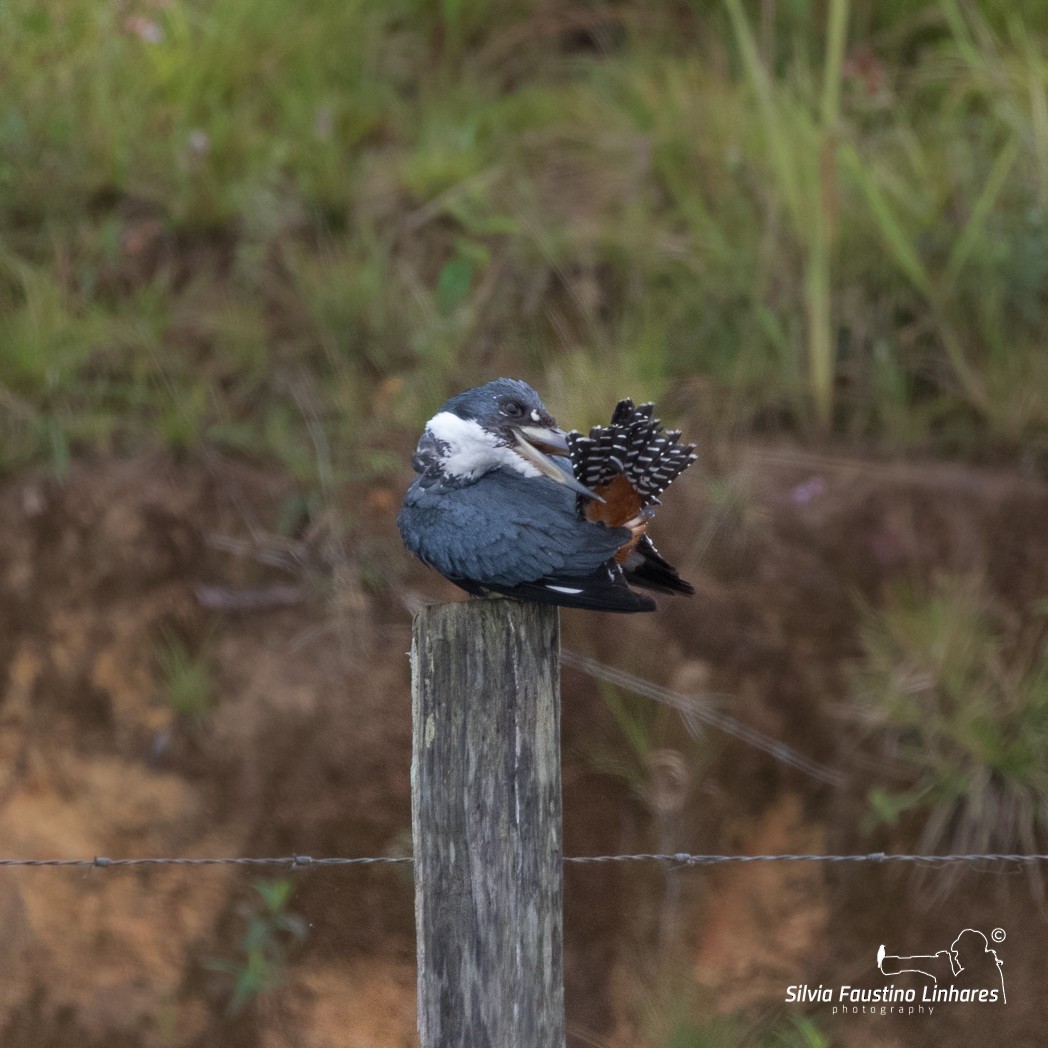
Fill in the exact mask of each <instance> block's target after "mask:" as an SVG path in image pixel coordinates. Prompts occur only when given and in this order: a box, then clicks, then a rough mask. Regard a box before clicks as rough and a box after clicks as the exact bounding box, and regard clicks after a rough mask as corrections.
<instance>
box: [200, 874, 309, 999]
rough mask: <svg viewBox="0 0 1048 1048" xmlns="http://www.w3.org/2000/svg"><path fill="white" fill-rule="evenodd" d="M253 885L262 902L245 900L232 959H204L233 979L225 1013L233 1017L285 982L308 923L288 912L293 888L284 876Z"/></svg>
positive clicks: (212, 968)
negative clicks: (241, 929)
mask: <svg viewBox="0 0 1048 1048" xmlns="http://www.w3.org/2000/svg"><path fill="white" fill-rule="evenodd" d="M252 887H253V888H254V890H255V891H256V892H257V894H258V897H259V900H260V901H261V908H260V907H259V903H258V902H255V903H253V904H248V903H245V904H244V905H243V906H242V907H241V909H240V914H241V917H242V918H243V919H244V921H245V922H246V927H245V929H244V934H243V936H242V937H241V939H240V943H239V946H238V948H237V956H236V957H235V958H233V959H231V960H227V959H223V958H213V959H212V960H210V961H208V962H207V967H208V969H209V970H210V971H213V972H220V973H222V974H223V975H226V976H228V977H229V978H230V979H231V980H232V986H231V988H230V996H229V1003H228V1005H227V1006H226V1013H227V1014H228V1015H229V1016H231V1017H235V1016H237V1015H240V1014H241V1013H242V1012H243V1011H244V1009H245V1008H247V1007H248V1006H249V1005H251V1004H252V1003H253V1002H255V1001H257V1000H258V999H259V998H260V997H262V996H263V995H264V994H267V993H270V992H271V991H273V990H275V989H277V988H278V987H279V986H281V985H282V984H283V982H284V975H285V971H286V969H287V960H288V953H289V950H290V948H291V947H292V946H294V945H295V944H296V943H300V942H302V941H303V940H304V939H305V938H306V935H307V933H308V931H309V925H308V924H307V922H306V921H305V920H304V919H303V918H302V917H300V916H299V915H298V914H295V913H290V912H289V911H288V904H289V903H290V901H291V895H292V893H293V891H294V886H293V885H292V882H291V880H290V879H289V878H287V877H281V878H277V879H276V880H272V881H255V882H254V883H253V884H252Z"/></svg>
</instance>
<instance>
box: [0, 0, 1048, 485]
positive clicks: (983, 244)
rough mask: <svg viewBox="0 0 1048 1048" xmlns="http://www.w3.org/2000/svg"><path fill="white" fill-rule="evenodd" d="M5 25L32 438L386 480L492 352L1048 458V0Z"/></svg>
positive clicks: (10, 206) (512, 366) (17, 378)
mask: <svg viewBox="0 0 1048 1048" xmlns="http://www.w3.org/2000/svg"><path fill="white" fill-rule="evenodd" d="M0 34H2V36H3V39H4V41H5V44H6V46H5V48H4V54H3V56H2V57H0V74H2V75H0V84H2V85H3V86H2V87H0V468H6V469H8V470H10V469H12V468H16V467H18V466H21V465H24V464H27V463H33V462H40V461H44V462H47V463H49V464H50V465H51V466H52V467H53V468H54V469H56V470H59V471H61V470H62V469H64V468H65V467H66V465H67V463H68V461H69V460H70V457H71V456H75V455H77V454H80V453H82V452H83V451H85V450H89V449H90V450H101V451H104V452H116V453H121V452H124V451H126V450H128V449H131V448H137V447H140V446H143V445H144V446H147V447H148V446H153V445H160V446H164V447H168V448H171V449H173V450H174V451H176V452H178V453H182V454H191V453H193V452H194V451H196V450H198V449H199V448H201V447H214V446H222V447H227V448H232V449H240V450H242V451H244V452H248V453H252V454H261V455H264V456H266V457H268V458H272V459H274V460H275V461H277V462H278V463H280V464H281V466H282V467H283V468H285V469H286V470H287V471H288V472H289V474H290V475H291V476H292V477H294V478H295V479H296V480H297V481H300V482H301V483H302V485H303V486H304V487H310V486H312V487H314V488H320V487H322V486H323V485H324V484H326V483H328V482H330V481H331V480H352V479H365V480H366V479H369V478H372V477H376V476H381V475H383V474H384V473H386V472H388V471H389V470H390V468H391V467H392V466H393V464H394V463H396V462H397V461H399V459H397V458H396V457H391V456H390V454H389V453H388V452H389V449H391V448H393V447H400V446H401V445H402V443H403V439H404V433H405V431H407V430H412V429H414V428H415V427H417V426H418V425H419V423H420V421H421V420H422V419H423V418H424V417H425V416H426V415H427V413H428V412H429V411H431V409H432V408H433V406H434V405H435V404H436V403H437V402H439V401H440V400H441V399H442V398H443V397H444V396H445V395H446V394H448V393H450V392H452V391H454V390H456V389H457V388H460V387H462V386H464V385H468V384H470V383H472V382H474V381H476V380H481V379H485V378H488V377H491V376H493V375H494V374H496V373H511V374H522V375H525V376H527V377H530V378H532V379H533V380H535V381H536V383H538V384H539V385H540V386H542V387H543V389H544V391H545V392H546V393H547V395H548V399H549V400H550V401H551V404H552V406H553V407H554V408H555V409H556V410H557V411H558V412H559V413H560V414H561V416H562V417H563V419H564V421H565V422H567V423H568V424H569V425H570V424H575V425H579V426H584V425H588V424H590V423H592V422H595V421H598V420H599V419H600V418H601V417H602V416H603V414H604V413H605V411H606V408H607V403H608V401H609V399H610V398H612V397H614V396H615V395H619V394H624V393H629V394H632V395H633V396H635V397H646V396H657V395H659V394H662V393H665V392H667V391H668V390H672V391H673V392H674V395H675V396H676V397H677V401H678V403H677V404H675V405H674V407H675V410H679V411H680V412H686V411H689V410H691V411H694V412H695V413H696V414H700V413H701V414H703V415H705V416H706V417H709V418H710V419H711V420H712V421H713V422H714V423H715V424H718V425H720V426H722V427H724V428H727V429H729V430H731V431H742V432H745V431H746V430H749V429H754V428H762V429H766V428H768V427H773V428H783V427H785V428H789V429H791V430H795V431H799V432H802V433H805V434H812V435H825V434H827V433H835V434H837V435H839V436H841V437H845V438H848V439H862V440H873V441H877V442H883V443H885V444H887V445H890V446H892V447H895V448H914V447H917V448H921V449H932V450H938V451H943V452H945V453H961V454H966V455H985V454H987V453H994V454H1005V455H1017V454H1020V453H1024V454H1028V455H1032V456H1033V457H1034V458H1033V461H1035V462H1037V463H1041V464H1043V462H1044V461H1045V458H1046V454H1045V453H1046V452H1048V397H1045V396H1044V390H1045V388H1048V354H1046V353H1045V351H1044V346H1043V337H1044V336H1043V332H1044V331H1045V330H1046V329H1048V327H1046V323H1048V294H1046V283H1045V277H1046V270H1048V236H1046V207H1048V58H1046V48H1045V43H1046V38H1048V7H1046V6H1045V5H1044V4H1043V3H1041V2H1040V0H983V2H981V3H976V2H972V0H967V2H966V0H937V2H927V3H922V4H913V3H909V2H907V0H880V2H878V3H874V2H873V0H821V2H814V0H764V2H762V3H760V4H757V3H753V2H748V0H690V2H688V0H676V2H674V0H667V2H666V3H664V4H658V5H650V4H629V3H626V4H608V3H601V2H598V0H594V2H589V3H585V4H580V5H577V6H564V5H562V4H553V3H542V2H533V3H525V2H523V0H506V2H504V3H500V4H497V5H492V4H487V3H481V2H479V0H390V2H388V3H368V2H366V0H338V2H337V3H336V2H333V0H316V2H315V3H313V4H310V5H309V6H308V8H302V7H301V6H296V5H293V4H288V3H286V2H285V0H228V2H226V3H222V4H216V3H210V2H205V0H129V2H128V3H126V4H97V3H93V2H91V0H48V2H47V3H43V4H41V3H39V2H38V0H8V2H6V3H5V4H3V5H2V6H0ZM317 433H323V434H324V435H325V443H324V446H325V450H326V451H329V454H328V457H327V458H326V459H325V460H323V461H321V459H320V457H319V456H318V454H317V447H318V442H317V440H316V439H315V437H316V435H317ZM987 449H990V450H989V452H988V451H987Z"/></svg>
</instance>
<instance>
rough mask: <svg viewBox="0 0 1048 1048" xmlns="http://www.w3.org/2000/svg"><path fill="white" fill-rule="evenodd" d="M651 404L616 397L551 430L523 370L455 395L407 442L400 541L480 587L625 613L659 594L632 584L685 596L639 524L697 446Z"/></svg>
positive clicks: (454, 577) (683, 585)
mask: <svg viewBox="0 0 1048 1048" xmlns="http://www.w3.org/2000/svg"><path fill="white" fill-rule="evenodd" d="M653 414H654V408H653V406H652V405H651V404H642V405H639V406H635V405H634V404H633V402H632V401H631V400H623V401H621V402H620V403H619V404H618V406H617V407H616V408H615V412H614V414H613V415H612V419H611V423H610V425H608V426H598V427H595V428H594V429H592V430H591V431H590V433H589V435H588V436H584V435H583V434H581V433H578V432H571V433H565V432H564V430H562V429H559V428H558V427H557V424H556V422H555V421H554V419H553V417H552V415H550V413H549V412H548V411H547V410H546V408H545V406H544V405H543V403H542V401H541V400H540V399H539V396H538V394H537V393H536V392H535V390H533V389H532V388H531V386H529V385H528V384H527V383H526V382H521V381H520V380H518V379H510V378H499V379H495V380H494V381H493V382H488V383H487V384H486V385H483V386H477V387H475V388H473V389H467V390H466V391H465V392H463V393H459V394H458V395H457V396H454V397H452V398H451V399H450V400H448V401H447V402H446V403H445V404H444V405H443V406H442V407H441V408H440V410H439V411H438V412H437V413H436V415H434V416H433V418H431V419H430V420H429V422H427V423H426V428H425V430H424V431H423V433H422V436H421V437H420V438H419V442H418V446H417V447H416V449H415V454H414V457H413V458H412V465H413V466H414V469H415V472H416V473H417V474H418V476H417V477H415V479H414V480H413V481H412V483H411V486H410V488H408V492H407V496H406V497H405V499H404V506H403V508H402V509H401V511H400V513H399V515H398V516H397V526H398V527H399V529H400V534H401V536H402V537H403V539H404V544H405V546H407V548H408V549H409V550H410V551H411V552H412V553H414V554H415V555H416V556H417V557H418V558H419V559H420V560H421V561H422V562H423V563H425V564H428V565H429V566H430V567H433V568H435V569H436V570H437V571H439V572H440V573H441V574H442V575H444V576H445V577H446V578H448V579H450V580H451V581H452V582H454V583H455V584H456V585H457V586H460V587H461V588H462V589H464V590H466V592H467V593H470V594H473V595H475V596H483V595H485V594H489V593H501V594H504V595H506V596H509V597H516V598H519V599H521V600H531V601H538V602H541V603H545V604H559V605H562V606H564V607H569V608H587V609H590V610H593V611H621V612H634V611H654V610H655V608H656V604H655V601H654V600H652V599H651V597H649V596H646V595H645V594H642V593H638V592H636V591H635V590H634V589H633V588H632V587H633V586H640V587H643V588H645V589H650V590H656V591H659V592H663V593H671V594H674V593H685V594H690V593H693V592H694V589H693V587H692V586H691V585H690V583H688V582H685V581H684V579H682V578H681V577H680V575H679V574H678V572H677V570H676V568H674V567H673V566H672V565H670V564H669V563H668V562H667V561H666V560H664V559H663V558H662V557H661V556H660V555H659V553H658V551H657V550H656V549H655V546H654V545H653V544H652V541H651V539H650V538H649V537H648V535H647V533H646V529H647V523H648V521H649V520H650V519H651V517H652V515H653V514H654V511H655V507H656V506H657V505H658V504H659V498H658V496H659V495H660V494H661V493H662V492H663V491H664V490H665V489H666V488H667V487H668V486H669V484H670V483H671V482H672V481H673V480H674V479H675V478H676V477H677V476H678V475H679V474H680V473H681V472H683V471H684V470H685V469H686V468H687V467H688V466H689V465H691V463H692V462H694V461H695V458H696V456H695V454H694V451H695V447H694V445H692V444H680V443H679V440H680V433H679V432H678V431H675V430H674V431H666V430H663V428H662V426H661V424H660V422H659V420H658V419H657V418H654V417H653Z"/></svg>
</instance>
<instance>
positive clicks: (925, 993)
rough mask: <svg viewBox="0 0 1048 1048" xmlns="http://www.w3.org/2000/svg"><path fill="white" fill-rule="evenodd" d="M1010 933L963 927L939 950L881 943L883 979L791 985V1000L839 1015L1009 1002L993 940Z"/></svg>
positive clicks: (906, 1012)
mask: <svg viewBox="0 0 1048 1048" xmlns="http://www.w3.org/2000/svg"><path fill="white" fill-rule="evenodd" d="M1005 938H1006V933H1005V931H1004V929H1003V928H994V929H993V931H992V932H990V935H989V937H987V936H986V935H985V934H984V933H983V932H981V931H979V930H978V929H977V928H964V929H962V930H961V931H960V933H959V934H958V935H957V937H956V938H955V939H954V940H953V942H952V943H950V945H949V947H948V948H945V949H942V950H938V951H936V952H935V953H915V954H909V955H907V954H891V953H888V952H887V950H886V949H885V947H884V946H881V947H880V949H878V951H877V972H878V973H879V975H880V977H881V979H880V984H879V985H878V984H876V983H875V984H873V985H870V986H849V985H847V984H841V985H839V986H825V985H823V984H822V983H820V984H819V985H818V986H814V987H813V986H808V985H807V984H806V983H805V984H800V985H795V986H788V987H787V988H786V1003H787V1004H814V1003H820V1004H829V1005H832V1013H833V1014H834V1015H859V1014H864V1015H931V1014H933V1013H934V1012H935V1009H936V1007H939V1006H945V1007H949V1006H952V1005H957V1004H976V1005H985V1004H1005V1003H1007V1000H1008V997H1007V995H1006V993H1005V989H1004V961H1003V960H1001V958H1000V957H998V955H997V950H995V949H993V948H992V947H991V945H990V942H991V941H992V942H993V943H995V944H998V945H999V944H1000V943H1002V942H1004V940H1005ZM900 976H901V977H902V979H901V981H896V980H897V978H898V977H900Z"/></svg>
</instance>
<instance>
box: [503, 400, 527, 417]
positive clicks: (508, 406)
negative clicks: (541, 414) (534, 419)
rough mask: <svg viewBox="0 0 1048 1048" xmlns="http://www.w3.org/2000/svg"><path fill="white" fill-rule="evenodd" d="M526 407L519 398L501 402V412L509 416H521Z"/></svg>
mask: <svg viewBox="0 0 1048 1048" xmlns="http://www.w3.org/2000/svg"><path fill="white" fill-rule="evenodd" d="M527 410H528V409H527V408H526V407H524V405H523V404H521V402H520V401H519V400H504V401H503V402H502V414H503V415H508V416H509V417H510V418H522V417H523V416H524V415H525V413H526V412H527Z"/></svg>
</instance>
